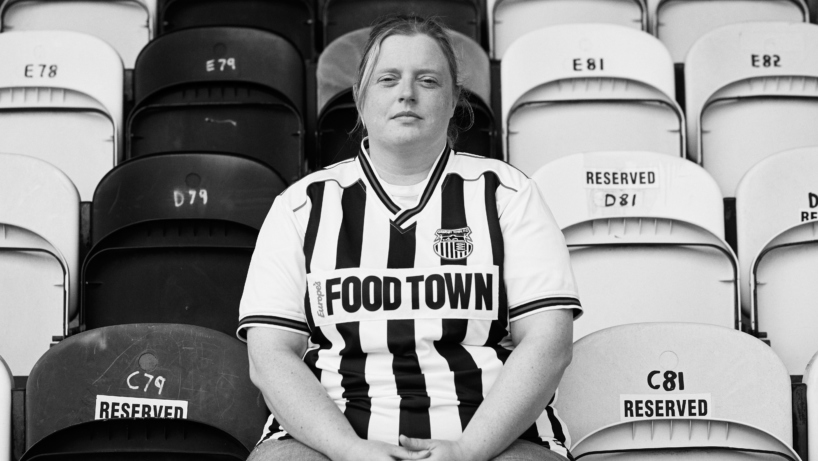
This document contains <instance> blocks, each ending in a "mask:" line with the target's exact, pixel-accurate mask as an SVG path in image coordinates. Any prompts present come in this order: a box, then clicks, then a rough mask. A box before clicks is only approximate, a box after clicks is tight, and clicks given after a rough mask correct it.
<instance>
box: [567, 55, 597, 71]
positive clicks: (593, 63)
mask: <svg viewBox="0 0 818 461" xmlns="http://www.w3.org/2000/svg"><path fill="white" fill-rule="evenodd" d="M571 64H572V67H573V69H574V72H582V71H584V70H590V71H594V70H605V60H604V59H602V58H575V59H574V60H573V61H572V62H571Z"/></svg>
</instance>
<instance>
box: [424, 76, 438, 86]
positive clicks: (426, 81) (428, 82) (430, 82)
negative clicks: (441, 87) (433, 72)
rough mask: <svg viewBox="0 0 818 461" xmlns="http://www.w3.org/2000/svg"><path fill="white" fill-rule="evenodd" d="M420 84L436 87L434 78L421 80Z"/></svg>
mask: <svg viewBox="0 0 818 461" xmlns="http://www.w3.org/2000/svg"><path fill="white" fill-rule="evenodd" d="M420 82H421V83H422V84H424V85H425V86H435V85H437V80H436V79H434V78H422V79H420Z"/></svg>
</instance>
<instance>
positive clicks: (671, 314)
mask: <svg viewBox="0 0 818 461" xmlns="http://www.w3.org/2000/svg"><path fill="white" fill-rule="evenodd" d="M533 179H534V180H535V181H536V182H537V185H538V186H539V188H540V190H541V191H542V194H543V197H544V198H545V200H546V202H547V203H548V205H549V207H550V208H551V210H552V212H553V214H554V217H555V219H556V221H557V224H558V225H559V226H560V228H562V230H563V234H564V235H565V241H566V244H567V245H568V248H569V251H570V253H571V265H572V267H573V270H574V275H575V277H576V279H577V285H578V286H579V287H580V295H581V297H582V305H583V307H584V311H585V312H584V315H583V316H582V317H581V318H579V319H577V320H576V321H575V322H574V338H575V339H577V338H581V337H583V336H585V335H588V334H589V333H592V332H594V331H598V330H601V329H603V328H607V327H610V326H614V325H622V324H627V323H638V322H698V323H708V324H713V325H720V326H722V327H728V328H739V327H740V315H739V294H738V292H739V288H738V267H737V265H738V263H737V261H736V258H735V255H734V254H733V251H732V250H731V249H730V247H729V246H728V245H727V243H726V242H725V241H724V224H723V220H722V216H723V215H722V198H721V194H719V190H718V186H717V185H716V184H715V182H714V181H713V179H712V178H710V177H709V175H708V174H707V173H706V172H705V171H704V170H703V169H702V168H701V167H699V166H698V165H696V164H694V163H692V162H689V161H687V160H685V159H681V158H676V157H671V156H669V155H664V154H657V153H650V152H596V153H588V154H574V155H570V156H567V157H564V158H561V159H558V160H555V161H553V162H551V163H549V164H547V165H545V166H543V167H542V168H541V169H540V170H539V171H537V173H535V174H534V176H533ZM623 182H625V183H627V184H623Z"/></svg>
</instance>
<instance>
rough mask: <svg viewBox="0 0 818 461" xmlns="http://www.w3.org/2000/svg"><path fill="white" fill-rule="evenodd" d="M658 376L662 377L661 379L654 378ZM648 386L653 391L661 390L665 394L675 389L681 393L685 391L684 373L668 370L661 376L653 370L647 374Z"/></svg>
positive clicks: (659, 372) (657, 371)
mask: <svg viewBox="0 0 818 461" xmlns="http://www.w3.org/2000/svg"><path fill="white" fill-rule="evenodd" d="M659 374H661V375H662V376H661V379H657V378H656V375H659ZM657 383H658V384H657ZM648 386H650V388H651V389H654V390H655V389H659V388H662V389H664V390H665V391H667V392H671V391H675V390H676V389H677V388H678V390H680V391H683V390H685V374H684V372H679V373H676V372H675V371H670V370H668V371H666V372H664V374H662V372H661V371H659V370H654V371H651V372H650V373H648Z"/></svg>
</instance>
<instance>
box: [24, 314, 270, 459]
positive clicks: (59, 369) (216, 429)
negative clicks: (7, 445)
mask: <svg viewBox="0 0 818 461" xmlns="http://www.w3.org/2000/svg"><path fill="white" fill-rule="evenodd" d="M115 402H116V403H118V405H116V406H115V405H114V403H115ZM126 404H127V405H126ZM136 404H138V405H139V406H138V407H137V406H136ZM145 407H148V408H151V409H152V410H151V411H150V412H147V410H146V409H145ZM165 408H171V409H172V410H171V411H168V412H164V411H163V409H165ZM157 410H158V411H159V413H160V415H162V416H163V417H162V418H157V417H156V414H155V413H156V412H157ZM25 411H26V449H27V450H28V451H27V452H26V454H25V456H24V457H23V458H22V459H25V460H34V459H38V460H40V459H49V460H52V459H57V460H60V461H67V460H102V459H117V460H119V459H125V460H146V459H150V460H192V459H206V460H225V461H227V460H239V459H242V460H243V459H246V457H247V455H248V454H249V450H251V449H252V447H253V446H254V444H255V443H256V442H257V441H258V437H259V433H260V429H261V428H262V427H263V425H264V421H265V420H266V417H267V414H268V412H267V408H266V405H265V403H264V399H263V397H262V396H261V393H260V392H259V390H258V389H257V388H256V387H255V386H254V385H253V383H252V382H251V381H250V377H249V365H248V361H247V348H246V346H245V345H244V344H243V343H242V342H241V341H239V340H238V339H236V338H235V337H231V336H227V335H225V334H222V333H219V332H216V331H213V330H209V329H207V328H201V327H196V326H190V325H174V324H135V325H120V326H112V327H106V328H99V329H96V330H91V331H86V332H84V333H80V334H77V335H74V336H71V337H69V338H67V339H65V340H63V341H61V342H60V343H59V344H57V345H56V346H54V347H52V348H51V349H50V350H49V351H48V352H47V353H46V354H45V355H43V357H42V358H41V359H40V360H39V361H38V362H37V364H36V365H35V367H34V369H33V370H32V371H31V375H30V376H29V379H28V381H27V389H26V405H25ZM134 414H136V415H137V417H134ZM167 416H171V417H167Z"/></svg>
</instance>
